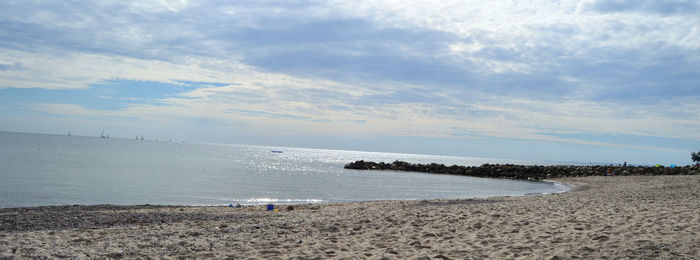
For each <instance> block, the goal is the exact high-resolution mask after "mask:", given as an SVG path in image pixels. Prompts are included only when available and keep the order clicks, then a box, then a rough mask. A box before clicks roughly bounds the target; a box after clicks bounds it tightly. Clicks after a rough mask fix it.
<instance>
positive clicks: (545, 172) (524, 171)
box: [345, 161, 700, 180]
mask: <svg viewBox="0 0 700 260" xmlns="http://www.w3.org/2000/svg"><path fill="white" fill-rule="evenodd" d="M345 169H355V170H394V171H411V172H425V173H436V174H453V175H465V176H473V177H488V178H506V179H519V180H542V179H547V178H561V177H582V176H604V175H699V174H700V167H697V166H683V167H673V168H671V167H663V166H658V167H649V166H605V165H588V166H576V165H553V166H541V165H515V164H484V165H481V166H459V165H452V166H445V165H444V164H437V163H431V164H414V163H408V162H403V161H394V162H393V163H384V162H379V163H375V162H365V161H355V162H351V163H348V164H346V165H345Z"/></svg>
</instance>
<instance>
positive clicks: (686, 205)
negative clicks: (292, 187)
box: [0, 175, 700, 259]
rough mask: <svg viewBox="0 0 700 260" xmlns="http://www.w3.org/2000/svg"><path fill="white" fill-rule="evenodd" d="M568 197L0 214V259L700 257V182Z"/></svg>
mask: <svg viewBox="0 0 700 260" xmlns="http://www.w3.org/2000/svg"><path fill="white" fill-rule="evenodd" d="M556 181H559V182H564V183H569V184H573V185H576V186H577V187H578V188H577V189H576V190H575V191H573V192H569V193H564V194H552V195H531V196H525V197H498V198H488V199H461V200H420V201H378V202H358V203H343V204H318V205H294V206H293V208H294V209H293V210H291V208H290V209H288V208H287V206H280V211H279V212H271V211H265V209H264V207H262V206H256V207H247V208H228V207H170V206H110V205H101V206H61V207H36V208H20V209H0V259H5V258H7V259H12V258H13V257H15V258H23V257H29V258H44V257H46V258H91V259H92V258H161V257H164V258H187V259H190V258H231V259H246V258H251V259H325V258H334V259H335V258H337V259H342V258H345V259H381V258H384V259H505V258H524V259H576V258H580V259H606V258H608V259H615V258H632V259H643V258H653V259H656V258H666V259H700V239H699V238H700V176H698V175H694V176H616V177H583V178H561V179H556Z"/></svg>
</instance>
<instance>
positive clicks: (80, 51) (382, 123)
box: [0, 0, 700, 165]
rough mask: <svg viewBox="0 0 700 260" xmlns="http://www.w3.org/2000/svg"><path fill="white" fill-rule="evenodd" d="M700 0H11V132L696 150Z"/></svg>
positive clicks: (394, 148) (349, 145)
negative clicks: (103, 132)
mask: <svg viewBox="0 0 700 260" xmlns="http://www.w3.org/2000/svg"><path fill="white" fill-rule="evenodd" d="M698 112H700V1H692V0H656V1H652V0H583V1H569V0H562V1H554V0H551V1H550V0H531V1H477V0H473V1H472V0H460V1H456V0H440V1H429V0H401V1H398V0H385V1H378V0H352V1H348V0H324V1H295V0H289V1H268V0H256V1H244V0H241V1H208V0H203V1H187V0H157V1H156V0H153V1H150V0H140V1H122V0H118V1H109V0H105V1H71V0H65V1H40V0H38V1H23V0H18V1H14V0H4V1H2V2H0V131H13V132H34V133H50V134H67V133H68V132H71V133H72V134H73V135H86V136H97V135H99V134H100V132H101V131H102V129H105V131H106V132H107V133H109V134H110V135H111V136H112V137H122V138H134V137H135V136H139V137H140V136H144V138H146V139H151V140H153V139H160V140H168V139H171V140H186V141H190V142H215V143H235V144H256V145H272V146H293V147H306V148H327V149H344V150H361V151H381V152H397V153H414V154H437V155H457V156H472V157H486V158H505V159H522V160H550V161H575V162H611V163H622V162H623V161H627V162H629V163H635V164H656V163H660V164H671V163H674V164H679V165H685V164H690V163H691V160H690V152H693V151H698V150H700V113H698Z"/></svg>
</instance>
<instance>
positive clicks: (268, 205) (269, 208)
mask: <svg viewBox="0 0 700 260" xmlns="http://www.w3.org/2000/svg"><path fill="white" fill-rule="evenodd" d="M267 210H275V205H272V204H267Z"/></svg>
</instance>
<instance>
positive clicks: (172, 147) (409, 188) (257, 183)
mask: <svg viewBox="0 0 700 260" xmlns="http://www.w3.org/2000/svg"><path fill="white" fill-rule="evenodd" d="M356 160H365V161H375V162H393V161H395V160H402V161H407V162H412V163H433V162H435V163H442V164H445V165H453V164H456V165H474V166H476V165H481V164H484V163H490V164H497V163H501V164H503V163H515V164H547V162H532V161H517V160H504V159H488V158H471V157H450V156H435V155H418V154H398V153H380V152H366V151H343V150H324V149H306V148H291V147H272V146H254V145H236V144H212V143H192V142H181V141H180V142H174V141H156V140H137V139H120V138H100V137H85V136H68V135H48V134H29V133H11V132H0V208H9V207H33V206H49V205H95V204H115V205H141V204H157V205H188V206H226V205H232V204H233V205H235V204H241V205H260V204H302V203H328V202H352V201H373V200H421V199H434V198H442V199H451V198H484V197H494V196H523V195H527V194H546V193H559V192H565V191H567V190H569V189H570V187H568V186H566V185H562V184H559V183H552V182H535V181H520V180H505V179H489V178H475V177H466V176H453V175H442V174H426V173H414V172H399V171H366V170H348V169H344V168H343V166H344V165H345V164H346V163H349V162H353V161H356Z"/></svg>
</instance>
